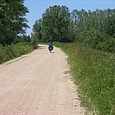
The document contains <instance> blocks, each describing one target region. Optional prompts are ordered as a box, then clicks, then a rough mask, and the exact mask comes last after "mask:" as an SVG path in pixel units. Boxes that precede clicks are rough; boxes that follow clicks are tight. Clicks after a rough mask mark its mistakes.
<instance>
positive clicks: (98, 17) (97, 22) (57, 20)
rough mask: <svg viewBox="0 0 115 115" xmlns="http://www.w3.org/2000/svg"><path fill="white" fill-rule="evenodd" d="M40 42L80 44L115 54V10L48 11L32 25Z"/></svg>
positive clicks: (49, 9)
mask: <svg viewBox="0 0 115 115" xmlns="http://www.w3.org/2000/svg"><path fill="white" fill-rule="evenodd" d="M32 35H33V36H34V37H36V39H38V41H43V42H48V41H49V40H50V39H52V40H53V41H59V42H77V43H80V44H83V45H85V46H90V47H92V48H95V49H99V50H103V51H109V52H114V51H115V48H114V46H115V9H113V10H111V9H107V10H99V9H96V10H95V11H90V10H88V11H85V10H84V9H81V10H76V9H74V10H73V11H72V12H69V9H68V8H67V7H66V6H57V5H55V6H52V7H49V8H47V9H46V11H45V13H43V15H42V19H39V20H36V22H35V24H34V25H33V34H32Z"/></svg>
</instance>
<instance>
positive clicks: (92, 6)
mask: <svg viewBox="0 0 115 115" xmlns="http://www.w3.org/2000/svg"><path fill="white" fill-rule="evenodd" d="M24 5H25V6H26V7H28V9H29V13H27V14H26V19H27V20H28V21H29V22H28V25H29V26H30V29H27V35H30V34H31V32H32V27H33V25H34V24H35V21H36V20H38V19H40V18H42V14H43V13H44V12H45V10H46V9H47V8H49V6H54V5H60V6H62V5H64V6H66V7H68V8H69V10H70V12H71V11H73V10H74V9H77V10H81V9H85V10H86V11H87V10H91V11H95V10H96V9H100V10H104V9H108V8H110V9H115V0H25V3H24Z"/></svg>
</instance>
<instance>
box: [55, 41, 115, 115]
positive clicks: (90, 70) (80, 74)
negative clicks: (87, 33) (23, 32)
mask: <svg viewBox="0 0 115 115" xmlns="http://www.w3.org/2000/svg"><path fill="white" fill-rule="evenodd" d="M54 45H55V46H57V47H60V48H61V49H62V50H63V51H64V52H65V53H66V54H67V55H68V56H69V58H68V63H69V64H70V72H71V74H72V75H73V76H74V79H75V83H76V85H77V86H78V89H79V90H78V92H79V97H80V100H81V104H82V105H83V106H84V107H85V108H86V109H87V110H88V111H90V112H91V113H93V114H96V115H115V54H113V53H106V52H102V51H97V50H94V49H91V48H87V47H83V46H80V45H77V44H70V43H69V44H67V43H66V44H65V43H54Z"/></svg>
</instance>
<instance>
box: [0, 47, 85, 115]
mask: <svg viewBox="0 0 115 115" xmlns="http://www.w3.org/2000/svg"><path fill="white" fill-rule="evenodd" d="M66 59H67V56H66V55H65V54H64V53H63V52H62V51H61V50H60V49H59V48H56V47H55V48H54V51H53V52H52V53H49V52H48V50H47V46H46V45H40V48H39V49H37V50H35V51H33V52H32V53H30V54H27V55H23V56H22V57H19V58H16V59H14V60H11V61H9V62H7V63H4V64H2V65H0V115H84V109H83V108H81V107H80V104H79V101H78V100H77V94H76V88H75V87H76V86H75V85H74V83H73V82H72V81H71V78H70V76H69V75H68V74H67V72H66V71H67V70H68V65H67V60H66Z"/></svg>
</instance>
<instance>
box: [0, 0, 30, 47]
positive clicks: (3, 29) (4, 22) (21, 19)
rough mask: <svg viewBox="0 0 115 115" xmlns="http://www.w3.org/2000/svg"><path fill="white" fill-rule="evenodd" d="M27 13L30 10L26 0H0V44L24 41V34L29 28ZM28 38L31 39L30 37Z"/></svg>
mask: <svg viewBox="0 0 115 115" xmlns="http://www.w3.org/2000/svg"><path fill="white" fill-rule="evenodd" d="M26 13H29V10H28V8H27V7H25V6H24V0H0V44H2V45H9V44H12V43H17V42H19V41H24V39H25V38H24V37H22V36H23V35H24V34H25V33H26V28H29V26H28V25H27V22H28V21H27V19H26V18H25V15H26ZM27 39H28V41H29V40H30V37H29V36H28V37H27V38H26V40H27Z"/></svg>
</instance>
